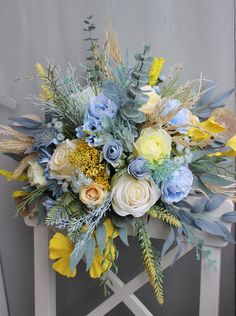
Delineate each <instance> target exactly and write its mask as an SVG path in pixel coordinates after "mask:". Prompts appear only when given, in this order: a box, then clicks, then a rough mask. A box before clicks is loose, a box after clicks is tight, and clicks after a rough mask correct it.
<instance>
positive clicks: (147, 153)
mask: <svg viewBox="0 0 236 316" xmlns="http://www.w3.org/2000/svg"><path fill="white" fill-rule="evenodd" d="M170 152H171V137H170V135H169V134H168V133H167V132H166V131H165V130H163V129H161V128H160V129H158V130H156V129H155V128H153V127H147V128H144V129H143V130H142V132H141V134H140V136H139V138H138V139H137V141H136V142H135V143H134V154H135V155H140V156H143V157H144V158H146V159H148V160H149V161H153V160H159V159H162V158H163V157H165V156H169V155H170Z"/></svg>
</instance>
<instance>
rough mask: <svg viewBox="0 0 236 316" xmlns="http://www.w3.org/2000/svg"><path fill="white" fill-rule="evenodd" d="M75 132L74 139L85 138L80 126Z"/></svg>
mask: <svg viewBox="0 0 236 316" xmlns="http://www.w3.org/2000/svg"><path fill="white" fill-rule="evenodd" d="M75 132H76V137H77V138H83V137H85V135H86V134H85V133H84V131H83V128H82V127H81V126H79V127H76V129H75Z"/></svg>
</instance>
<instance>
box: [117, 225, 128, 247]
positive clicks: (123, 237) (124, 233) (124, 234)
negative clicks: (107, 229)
mask: <svg viewBox="0 0 236 316" xmlns="http://www.w3.org/2000/svg"><path fill="white" fill-rule="evenodd" d="M118 232H119V237H120V239H121V240H122V241H123V243H124V244H125V245H126V246H129V242H128V229H127V225H126V226H124V227H122V228H119V229H118Z"/></svg>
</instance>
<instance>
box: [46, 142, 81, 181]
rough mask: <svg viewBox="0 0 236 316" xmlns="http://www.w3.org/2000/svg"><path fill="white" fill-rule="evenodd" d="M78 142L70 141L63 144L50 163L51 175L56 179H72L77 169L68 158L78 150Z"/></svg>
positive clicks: (58, 147)
mask: <svg viewBox="0 0 236 316" xmlns="http://www.w3.org/2000/svg"><path fill="white" fill-rule="evenodd" d="M75 143H76V140H73V141H70V140H69V139H67V140H65V141H64V142H62V143H61V144H60V145H58V146H57V148H56V150H55V151H54V153H53V155H52V157H51V160H50V161H49V168H50V170H51V174H52V175H53V176H54V177H55V178H56V179H66V178H69V177H71V175H72V173H73V171H74V169H75V167H74V166H73V164H72V163H71V162H70V161H69V159H68V157H69V155H70V154H71V152H73V151H74V150H75V148H76V144H75Z"/></svg>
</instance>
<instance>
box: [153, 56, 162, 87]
mask: <svg viewBox="0 0 236 316" xmlns="http://www.w3.org/2000/svg"><path fill="white" fill-rule="evenodd" d="M164 62H165V59H164V58H162V57H161V58H157V57H154V59H153V63H152V66H151V69H150V72H149V80H150V81H149V85H150V86H155V85H156V84H157V80H158V78H159V76H160V73H161V70H162V67H163V65H164Z"/></svg>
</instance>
